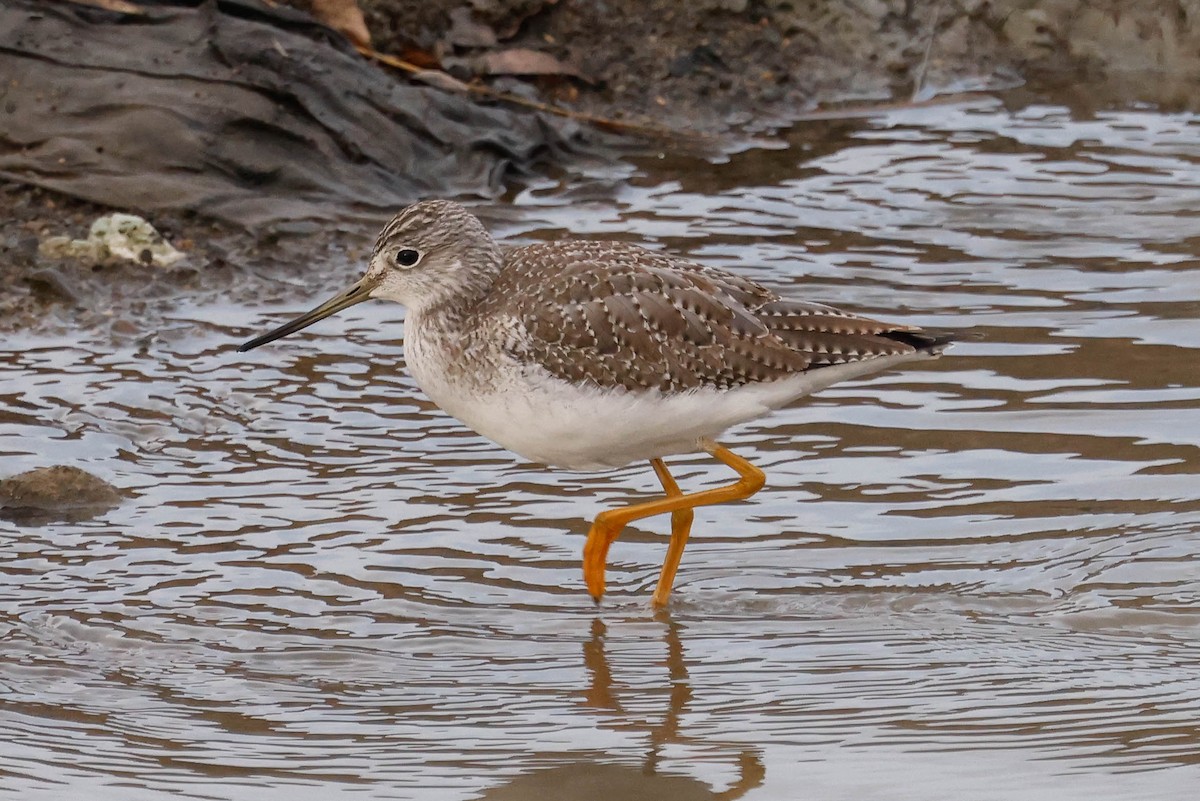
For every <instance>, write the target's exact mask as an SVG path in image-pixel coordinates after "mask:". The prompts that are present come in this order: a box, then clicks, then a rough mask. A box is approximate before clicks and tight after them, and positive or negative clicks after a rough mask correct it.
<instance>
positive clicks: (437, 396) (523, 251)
mask: <svg viewBox="0 0 1200 801" xmlns="http://www.w3.org/2000/svg"><path fill="white" fill-rule="evenodd" d="M370 298H385V299H389V300H395V301H398V302H400V303H403V304H405V305H406V306H407V307H408V310H409V311H408V316H407V319H406V323H405V329H406V330H405V345H406V358H407V361H408V366H409V369H410V370H411V372H412V373H413V376H414V377H415V378H416V380H417V383H418V384H419V385H420V386H421V388H422V389H424V390H425V391H426V392H427V393H428V394H429V396H430V397H431V398H432V399H433V400H434V402H436V403H437V404H438V405H439V406H441V407H442V408H443V409H444V410H446V411H447V412H449V413H450V414H452V415H454V416H455V417H457V418H458V419H460V420H461V421H463V422H464V423H466V424H467V425H468V426H470V427H471V428H473V429H475V430H476V431H478V432H479V433H481V434H483V435H484V436H487V437H489V438H491V439H493V440H495V441H496V442H499V443H500V444H501V445H504V446H505V447H508V448H510V449H511V450H513V451H515V452H517V453H520V454H522V455H524V456H526V457H527V458H530V459H532V460H534V461H539V462H543V463H545V464H549V465H558V466H564V467H569V468H573V469H602V468H605V467H613V466H619V465H621V464H626V463H628V462H630V461H634V460H639V459H648V460H650V462H651V463H652V465H653V467H654V469H655V472H656V474H657V475H658V477H659V480H660V481H661V483H662V484H663V488H664V490H665V491H666V497H665V498H662V499H660V500H657V501H650V502H648V503H642V504H635V505H633V506H628V507H624V508H621V509H614V510H608V511H605V512H602V513H601V514H600V515H599V516H597V518H596V520H595V522H594V523H593V524H592V527H591V530H590V531H589V533H588V539H587V544H586V546H585V548H584V576H585V579H586V581H587V585H588V590H589V591H590V592H591V594H592V596H593V597H594V598H595V599H596V600H599V598H600V596H601V594H602V593H603V592H604V563H605V559H606V555H607V552H608V548H609V546H610V545H611V544H612V542H613V541H614V540H615V539H616V537H617V535H618V534H619V533H620V531H621V529H622V528H623V527H624V526H625V525H626V524H627V523H629V522H631V521H633V520H637V519H640V518H643V517H647V516H650V515H654V514H663V513H668V512H669V513H670V514H671V519H672V534H671V545H670V548H669V550H668V555H667V559H666V561H665V563H664V565H663V568H662V571H661V574H660V576H659V583H658V587H657V589H656V590H655V593H654V603H656V604H663V603H666V600H667V597H668V595H669V593H670V591H671V585H672V583H673V581H674V577H675V571H676V568H677V567H678V564H679V559H680V556H681V555H682V552H683V547H684V545H685V544H686V542H687V537H688V534H689V529H690V527H691V520H692V511H691V510H692V509H693V508H695V507H696V506H701V505H706V504H713V503H721V502H724V501H728V500H734V499H739V498H745V497H748V496H749V495H751V494H753V493H754V492H756V491H757V490H758V489H759V488H761V487H762V485H763V481H764V479H765V477H764V476H763V474H762V472H761V471H760V470H758V469H757V468H756V467H754V466H753V465H751V464H750V463H749V462H746V461H745V460H744V459H742V458H741V457H739V456H737V455H735V454H733V453H731V452H730V451H729V450H727V449H726V448H724V447H722V446H720V445H718V444H716V443H715V442H714V441H713V438H714V437H716V436H718V435H719V434H721V432H723V431H724V430H725V429H727V428H729V427H730V426H732V425H736V424H737V423H740V422H745V421H747V420H751V419H754V418H756V417H759V416H762V415H763V414H766V413H768V412H770V411H771V410H772V409H776V408H779V407H781V406H784V405H786V404H788V403H790V402H792V401H794V400H796V399H797V398H800V397H802V396H804V395H807V394H810V393H811V392H814V391H816V390H818V389H821V388H822V387H825V386H828V385H830V384H832V383H834V382H836V381H840V380H843V379H846V378H853V377H856V376H861V375H867V374H869V373H873V372H877V371H879V370H883V369H887V368H889V367H893V366H896V365H899V364H902V363H904V362H906V361H911V360H915V359H923V358H930V357H933V356H937V355H939V354H940V353H941V351H942V350H943V349H944V348H945V347H946V345H948V344H949V343H950V341H951V340H950V337H948V336H944V335H940V334H934V333H929V332H926V331H922V330H921V329H918V328H915V327H913V326H907V325H901V324H895V323H885V322H880V321H878V320H873V319H870V318H867V317H861V316H858V315H855V314H851V313H848V312H844V311H841V310H839V309H836V308H833V307H831V306H826V305H822V304H818V303H811V302H807V301H802V300H793V299H789V298H785V297H781V296H779V295H777V294H776V293H774V292H772V291H770V290H769V289H767V288H765V287H763V286H761V285H760V284H757V283H755V282H754V281H751V280H749V279H747V278H744V277H741V276H738V275H736V274H733V273H729V272H725V271H723V270H718V269H715V268H712V267H705V266H703V265H700V264H696V263H693V262H690V261H687V260H684V259H680V258H676V257H673V256H669V255H665V254H661V253H655V252H652V251H648V250H645V249H643V248H639V247H636V246H633V245H628V244H623V243H616V242H591V241H564V242H553V243H543V244H536V245H527V246H524V247H517V248H512V249H509V250H502V249H501V248H500V247H499V246H498V245H497V244H496V243H495V241H494V240H493V239H492V238H491V236H490V235H489V234H488V233H487V231H486V229H485V228H484V227H483V225H482V224H481V223H480V222H479V220H478V219H477V218H476V217H475V216H474V215H472V214H471V213H470V212H468V211H467V210H466V209H465V208H463V207H462V206H460V205H458V204H457V203H452V202H449V201H426V202H423V203H418V204H415V205H413V206H410V207H409V208H407V209H405V210H403V211H402V212H400V213H399V214H398V215H396V217H395V218H393V220H392V221H391V222H390V223H389V224H388V225H387V226H386V227H385V228H384V230H383V232H382V233H381V234H380V237H379V240H378V242H377V244H376V246H375V251H374V253H373V254H372V257H371V264H370V267H369V269H368V271H367V273H366V275H365V276H364V277H363V278H362V279H361V280H359V281H358V282H357V283H355V284H354V285H353V286H351V287H350V288H349V289H348V290H347V291H345V292H343V293H342V294H340V295H338V296H336V297H334V298H333V299H332V300H330V301H328V302H327V303H325V304H322V305H321V306H319V307H317V308H316V309H313V310H312V311H311V312H309V313H307V314H304V315H301V316H300V317H298V318H296V319H295V320H292V321H291V322H289V323H286V324H284V325H283V326H280V327H279V328H277V329H275V330H274V331H272V332H270V333H268V334H265V335H263V336H260V337H257V338H255V339H253V340H251V341H249V342H247V343H246V344H245V345H243V346H242V347H241V350H248V349H250V348H254V347H257V346H259V345H262V344H264V343H266V342H270V341H272V340H274V339H277V338H279V337H281V336H286V335H287V334H290V333H293V332H295V331H298V330H300V329H301V328H304V327H306V326H308V325H311V324H312V323H314V322H316V321H317V320H320V319H322V318H324V317H326V316H328V315H330V314H333V313H334V312H336V311H338V310H340V309H343V308H346V307H347V306H350V305H353V304H355V303H359V302H361V301H363V300H367V299H370ZM691 451H705V452H707V453H709V454H711V455H713V456H714V457H716V458H717V459H719V460H720V461H722V462H724V463H725V464H727V465H729V466H730V467H731V468H733V469H734V470H735V471H736V472H737V473H738V475H739V480H738V481H737V482H735V483H734V484H731V485H729V486H727V487H721V488H719V489H715V490H707V491H704V492H698V493H691V494H684V493H682V492H681V491H680V490H679V488H678V487H677V486H676V485H675V482H674V480H673V479H672V478H671V475H670V473H669V472H668V471H667V468H666V465H665V464H664V463H663V461H662V457H664V456H668V455H671V454H674V453H684V452H691Z"/></svg>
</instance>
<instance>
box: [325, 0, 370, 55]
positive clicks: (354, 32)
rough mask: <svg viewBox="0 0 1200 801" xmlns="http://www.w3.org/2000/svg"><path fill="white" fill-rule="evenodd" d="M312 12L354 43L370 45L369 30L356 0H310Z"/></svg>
mask: <svg viewBox="0 0 1200 801" xmlns="http://www.w3.org/2000/svg"><path fill="white" fill-rule="evenodd" d="M312 13H313V16H314V17H316V18H317V19H319V20H321V22H324V23H325V24H326V25H328V26H329V27H330V28H333V29H334V30H335V31H338V32H339V33H341V34H343V35H345V37H346V38H347V39H349V40H350V41H351V42H353V43H354V44H356V45H359V46H361V47H370V45H371V32H370V31H368V30H367V23H366V21H365V20H364V19H363V15H362V11H361V10H359V8H358V0H312Z"/></svg>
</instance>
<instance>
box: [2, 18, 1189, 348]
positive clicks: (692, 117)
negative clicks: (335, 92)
mask: <svg viewBox="0 0 1200 801" xmlns="http://www.w3.org/2000/svg"><path fill="white" fill-rule="evenodd" d="M14 1H15V0H14ZM232 5H233V6H237V7H238V8H237V9H235V10H243V12H244V8H246V7H251V6H252V5H253V4H252V3H250V4H248V3H242V2H239V3H233V4H232ZM293 5H295V6H297V7H298V9H284V11H285V12H286V13H288V14H292V15H294V16H293V17H289V18H288V19H287V21H288V23H289V24H290V25H292V26H294V27H297V26H298V27H299V28H303V27H304V26H307V25H316V23H315V22H313V21H312V20H311V18H308V17H306V16H304V14H305V11H304V9H305V8H306V7H307V6H308V5H310V3H307V2H304V0H298V2H296V3H294V4H293ZM1177 5H1178V4H1177V3H1175V2H1169V1H1168V0H1161V1H1156V2H1152V3H1146V4H1142V5H1141V6H1140V7H1139V9H1138V12H1137V15H1131V14H1125V15H1122V14H1121V13H1119V12H1120V8H1119V6H1120V4H1114V3H1103V2H1098V0H1097V1H1096V2H1082V0H1081V2H1075V3H1071V2H1066V3H1061V2H1060V3H1049V2H1046V3H1037V2H1015V1H1014V2H1007V1H1006V2H999V1H997V2H963V3H956V4H953V8H952V9H940V10H939V9H937V8H933V7H931V6H926V5H925V4H917V3H911V2H905V0H892V1H888V2H885V1H884V0H879V1H878V2H869V3H850V2H846V3H824V2H812V3H777V2H761V1H760V2H747V1H746V0H703V1H702V2H696V3H688V4H680V3H674V2H651V3H644V2H637V1H636V0H611V1H610V2H607V3H582V2H571V1H570V0H559V1H558V2H550V1H549V0H487V1H485V0H475V2H471V3H469V4H464V3H459V2H450V0H438V1H437V2H429V0H420V1H419V2H418V0H363V2H362V3H361V6H362V9H363V11H364V13H365V18H366V20H367V23H368V26H369V28H370V31H371V34H372V37H373V46H374V47H375V48H376V49H378V50H379V51H380V52H384V53H388V54H391V55H394V56H398V57H403V58H411V59H416V60H417V61H420V60H422V59H425V60H426V61H432V64H431V69H434V70H438V71H441V70H444V72H445V74H446V75H449V76H451V77H452V78H454V79H455V80H462V81H464V82H466V81H470V82H474V83H477V84H481V85H486V86H488V87H489V88H491V89H493V90H495V91H501V92H504V93H507V94H511V95H515V96H521V97H525V98H528V99H529V100H530V101H531V102H538V103H547V104H551V105H553V106H556V107H561V108H563V109H566V110H569V111H571V112H576V113H582V114H588V115H593V116H597V117H603V118H606V119H612V120H627V121H632V122H636V123H645V124H649V125H653V126H658V127H662V128H667V129H675V130H679V131H690V132H695V131H701V132H706V133H709V134H715V135H716V136H718V137H721V138H719V139H714V140H710V141H713V142H718V143H720V144H718V147H717V148H716V149H718V150H719V148H720V146H730V145H732V143H734V142H736V141H738V137H739V136H743V135H744V134H745V133H746V132H751V131H759V132H761V131H769V130H770V129H772V128H777V127H780V126H785V125H788V124H790V123H794V122H795V121H796V119H797V118H798V117H800V116H801V115H802V114H803V113H804V112H806V111H808V110H811V109H812V108H813V107H814V106H816V105H817V104H826V103H834V104H836V103H844V102H851V101H852V102H854V103H856V104H860V105H870V104H871V103H875V102H880V103H882V102H901V103H903V102H909V101H911V100H912V99H913V98H914V97H916V98H921V97H925V96H928V95H930V94H933V93H936V92H947V91H952V90H956V89H958V90H970V89H985V90H986V89H988V88H989V87H997V86H1003V85H1009V86H1011V85H1013V84H1016V83H1018V82H1020V80H1021V77H1019V76H1024V77H1026V78H1028V79H1029V81H1030V82H1029V84H1028V85H1029V86H1030V87H1031V89H1030V91H1033V92H1037V91H1038V88H1037V87H1038V86H1039V85H1040V86H1044V87H1055V91H1059V92H1061V91H1063V90H1064V88H1065V91H1066V92H1067V93H1072V92H1074V93H1075V94H1077V95H1078V94H1081V95H1082V96H1083V97H1084V98H1085V102H1091V103H1093V104H1095V105H1097V106H1104V105H1111V106H1121V105H1125V104H1128V103H1129V102H1134V101H1141V102H1151V103H1157V104H1160V105H1162V106H1164V107H1173V108H1195V107H1196V106H1197V103H1196V99H1195V97H1194V93H1195V89H1194V88H1193V87H1194V85H1195V82H1194V81H1192V80H1191V77H1192V76H1193V75H1194V74H1195V73H1196V70H1197V66H1196V65H1195V64H1193V63H1192V62H1191V61H1189V60H1188V59H1187V58H1186V57H1184V56H1179V55H1176V56H1174V57H1173V58H1174V60H1171V59H1170V58H1168V57H1167V56H1166V55H1164V54H1165V53H1176V54H1178V53H1186V52H1190V51H1188V50H1187V49H1186V47H1184V46H1185V45H1188V44H1189V43H1193V40H1195V39H1197V38H1200V33H1198V32H1197V31H1194V30H1193V29H1192V27H1189V24H1187V21H1186V19H1185V20H1184V22H1182V23H1180V22H1177V20H1178V19H1179V14H1180V13H1181V11H1180V8H1178V7H1177ZM281 13H282V12H281ZM306 20H307V21H306ZM630 20H638V21H639V24H638V25H630V24H629V22H630ZM1172 21H1176V22H1172ZM1168 23H1170V24H1168ZM316 27H318V28H319V27H320V26H319V25H316ZM308 32H309V33H311V31H308ZM331 35H332V34H331ZM318 38H319V37H318ZM335 44H336V42H335ZM331 46H333V45H331ZM336 47H337V48H340V49H341V50H342V51H347V47H348V46H347V45H345V44H344V43H342V44H336ZM516 51H521V52H525V53H528V52H536V53H539V54H542V55H544V56H546V57H548V58H550V59H553V61H552V62H549V63H551V64H555V63H556V64H559V65H562V67H561V70H560V71H559V72H558V73H557V74H556V73H555V70H554V69H553V68H550V69H549V71H548V72H547V73H546V74H540V75H529V74H508V73H506V72H505V70H504V69H502V68H494V67H495V62H494V61H488V57H489V56H490V55H495V54H497V53H500V54H504V53H512V52H516ZM349 53H350V55H351V56H352V57H354V58H357V56H354V54H353V52H352V51H349ZM338 57H339V58H342V59H343V60H345V58H346V57H345V55H344V54H342V55H339V56H338ZM363 64H364V65H365V64H366V62H365V61H364V62H363ZM488 64H492V68H489V67H488V66H487V65H488ZM1148 64H1149V65H1155V66H1156V68H1157V70H1158V71H1157V73H1156V76H1157V77H1156V80H1145V79H1142V78H1139V77H1137V76H1138V75H1141V73H1134V72H1129V71H1128V70H1130V69H1144V68H1145V67H1146V66H1147V65H1148ZM364 68H368V69H370V70H371V71H372V74H374V73H376V72H378V73H379V74H381V75H382V74H384V73H387V80H388V81H391V82H394V83H395V84H397V85H399V84H409V83H411V78H410V77H409V76H407V75H405V74H403V73H397V72H388V71H387V70H386V69H385V68H383V67H379V66H370V67H365V66H364ZM517 71H519V70H509V72H517ZM1105 77H1108V78H1110V80H1109V82H1108V84H1107V85H1108V86H1110V87H1113V90H1112V92H1111V94H1110V95H1107V96H1106V95H1104V94H1103V93H1102V92H1096V91H1094V90H1093V89H1091V88H1089V89H1087V90H1086V91H1082V92H1075V91H1074V88H1075V86H1076V85H1077V84H1079V83H1081V82H1082V81H1083V80H1084V78H1086V79H1087V81H1088V82H1093V81H1095V80H1096V79H1102V78H1105ZM419 91H420V92H421V93H422V94H421V95H420V96H421V97H430V96H435V97H440V95H437V94H436V93H437V90H436V89H434V88H430V87H428V86H424V87H423V88H421V89H420V90H419ZM430 93H434V95H430ZM456 102H457V101H456ZM469 102H474V101H469ZM485 105H486V106H487V107H489V108H496V107H503V106H505V104H503V103H500V104H497V103H496V102H495V101H494V99H493V100H491V101H488V102H487V103H486V104H485ZM448 108H450V107H448ZM510 111H511V113H512V115H513V116H512V119H519V118H522V117H528V118H534V117H536V116H538V115H537V114H536V113H535V112H533V111H530V110H529V109H527V108H522V107H511V106H510ZM10 113H11V112H10ZM487 113H488V114H493V113H495V112H493V111H487ZM504 113H509V112H508V111H506V112H504ZM541 116H542V117H544V118H546V119H549V120H552V123H551V124H554V125H561V124H564V121H563V120H562V119H561V118H555V117H554V116H553V115H541ZM483 124H484V125H486V124H487V123H486V121H485V122H484V123H483ZM565 124H566V128H559V129H558V132H557V133H555V134H554V136H556V137H559V138H560V140H561V141H565V140H562V137H564V136H565V137H571V136H575V135H576V134H578V133H579V131H580V130H581V126H579V125H577V124H575V123H570V122H568V123H565ZM582 127H583V128H586V126H582ZM530 130H531V131H532V130H534V129H533V128H530ZM735 132H741V133H735ZM606 136H607V137H608V138H607V144H606V145H604V147H609V146H612V145H614V144H617V143H618V142H619V141H620V138H619V137H613V136H612V135H611V134H606ZM625 141H626V142H627V143H628V144H629V145H630V146H632V147H634V148H638V149H642V150H653V149H655V148H662V149H671V148H672V147H675V146H677V145H678V143H676V142H671V141H670V140H669V138H668V139H665V140H664V139H658V140H655V138H654V137H649V138H647V137H639V136H628V137H625ZM592 144H593V145H594V144H595V142H594V141H593V143H592ZM522 146H523V147H528V146H527V145H522ZM480 152H483V151H480ZM530 156H531V161H530V164H533V165H536V166H534V167H533V173H531V174H536V173H537V172H538V171H543V170H551V169H563V168H564V167H563V165H564V164H566V165H567V166H566V167H565V169H567V170H570V166H569V161H570V158H571V156H570V155H569V154H567V153H565V152H563V153H552V152H543V153H540V154H539V153H535V152H534V151H532V150H531V151H530ZM472 158H474V156H472ZM521 169H523V170H529V166H528V165H525V166H522V167H521ZM336 172H337V169H336V168H335V169H334V170H332V171H331V175H336ZM488 180H496V181H497V182H498V183H497V184H496V186H498V187H503V186H505V185H507V184H509V182H510V181H511V180H512V178H511V176H509V177H503V176H500V177H496V176H490V177H489V179H488ZM34 183H37V182H36V181H34ZM284 191H285V192H286V191H287V190H286V188H285V190H284ZM405 191H407V190H405ZM460 191H462V188H461V187H459V188H457V189H450V190H445V189H443V190H439V191H434V189H433V188H432V185H431V186H427V187H426V188H425V189H423V190H420V192H419V194H422V195H429V194H446V193H447V192H449V193H451V194H456V193H458V192H460ZM500 191H503V190H502V188H501V189H500ZM402 194H403V193H402ZM89 196H90V197H91V199H92V200H91V201H88V200H81V199H79V198H78V197H75V196H72V195H71V194H66V193H63V192H57V191H53V190H51V189H46V188H44V185H43V188H37V187H35V186H30V185H28V184H26V183H24V182H22V181H20V180H19V179H14V178H13V177H12V176H10V177H9V178H0V332H14V331H20V330H37V329H45V330H67V329H72V328H80V327H82V328H87V329H99V330H105V329H107V330H108V331H110V332H111V334H112V336H113V338H114V341H124V340H129V339H137V338H140V337H145V336H148V335H149V333H148V332H150V331H152V330H153V327H154V324H155V321H156V320H157V319H160V318H161V315H162V313H163V312H165V311H167V310H169V308H170V307H171V305H172V302H173V299H174V298H177V297H178V296H180V295H182V294H192V295H212V294H215V293H220V292H228V291H229V288H230V287H231V286H235V285H237V286H242V285H245V286H247V287H258V288H257V289H250V290H249V291H252V292H254V293H257V294H261V293H263V292H265V293H267V294H271V293H272V292H275V291H282V292H286V291H287V290H286V289H280V288H279V286H278V285H277V284H276V283H275V281H274V278H273V277H272V276H274V277H279V276H286V275H293V276H294V275H296V274H297V272H298V270H301V269H302V270H304V271H316V270H321V269H324V268H325V267H327V266H332V265H333V264H334V263H335V262H336V264H337V267H338V268H339V269H344V264H345V262H346V261H347V260H348V259H349V260H353V259H355V258H357V257H358V256H359V255H361V254H362V253H363V252H364V251H365V250H366V249H367V248H369V247H370V243H371V240H372V238H373V235H374V233H375V228H374V225H375V222H374V221H377V220H382V219H385V218H386V211H385V209H386V208H388V206H387V203H386V193H385V194H383V195H379V197H383V198H385V200H384V201H383V202H382V203H380V202H378V201H376V203H375V205H376V206H377V208H375V209H374V210H373V211H371V212H369V213H366V214H362V213H360V214H358V216H357V217H356V219H355V221H354V222H353V223H346V222H345V221H340V222H338V223H336V224H329V223H326V222H323V221H322V219H321V218H320V216H319V215H315V216H314V215H313V214H312V212H311V211H307V212H304V213H306V214H309V217H308V218H307V219H303V218H301V219H295V220H292V221H287V220H283V221H276V222H274V223H273V224H271V225H269V226H255V225H249V226H239V225H237V224H235V223H233V222H231V220H230V219H224V220H222V219H218V218H216V217H214V216H213V215H212V214H208V213H206V212H204V211H200V212H199V213H196V212H195V211H189V210H187V206H186V204H184V205H183V206H182V207H175V208H173V207H171V206H170V205H169V204H161V203H160V204H158V205H157V206H154V207H149V206H148V204H146V205H144V204H140V203H139V202H138V200H137V198H136V195H135V196H134V197H133V199H129V196H128V195H125V196H123V197H125V198H126V199H127V202H115V201H114V202H112V203H111V205H110V204H106V203H102V202H95V201H96V200H97V198H103V197H104V194H103V192H99V193H96V192H91V193H90V194H89ZM398 197H399V196H398ZM327 204H328V205H330V206H332V207H334V208H336V207H337V203H336V198H332V197H331V198H330V199H327ZM400 204H401V203H400V202H399V201H397V205H400ZM113 208H115V209H117V210H120V211H129V212H134V213H139V214H142V215H143V216H145V217H146V218H147V219H148V220H149V222H150V223H151V224H153V225H154V226H155V227H156V228H157V229H158V230H159V231H160V232H162V233H163V234H164V236H165V237H166V238H167V239H168V240H169V241H171V242H172V243H173V244H174V245H175V246H176V247H178V248H179V249H180V250H182V251H183V252H184V254H185V258H184V260H183V261H182V262H181V263H180V264H179V265H177V266H174V267H171V268H167V269H162V268H150V267H148V266H146V265H144V264H136V263H125V262H121V261H119V260H108V261H106V262H104V263H89V262H80V261H78V260H72V259H64V258H56V257H52V256H48V255H46V254H45V253H43V252H41V251H40V250H39V243H41V242H42V241H44V240H45V239H46V238H48V237H54V236H68V237H81V236H83V235H85V234H86V232H87V229H88V226H89V225H90V224H91V222H92V221H93V220H95V219H96V218H97V217H99V216H101V215H102V214H104V213H106V212H107V211H110V210H111V209H113ZM314 208H316V207H314ZM287 213H289V212H287V211H285V212H282V214H284V215H285V216H286V214H287ZM225 216H226V217H231V216H232V217H236V215H229V214H226V215H225ZM266 216H269V215H266ZM296 265H304V267H302V268H298V267H297V266H296ZM308 274H313V273H312V272H309V273H308Z"/></svg>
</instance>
